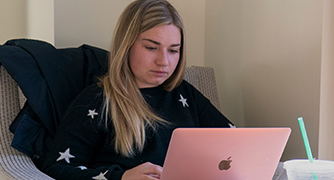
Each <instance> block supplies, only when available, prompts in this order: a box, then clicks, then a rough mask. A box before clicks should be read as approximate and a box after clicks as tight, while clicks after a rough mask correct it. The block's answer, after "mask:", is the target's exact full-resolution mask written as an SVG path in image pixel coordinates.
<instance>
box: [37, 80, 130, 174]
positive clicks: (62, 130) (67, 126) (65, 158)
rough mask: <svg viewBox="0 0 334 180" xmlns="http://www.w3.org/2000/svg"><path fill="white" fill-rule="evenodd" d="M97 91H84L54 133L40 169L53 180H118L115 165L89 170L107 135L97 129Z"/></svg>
mask: <svg viewBox="0 0 334 180" xmlns="http://www.w3.org/2000/svg"><path fill="white" fill-rule="evenodd" d="M97 89H98V88H97V87H94V86H93V87H89V88H88V89H86V90H85V91H83V93H81V94H80V95H79V96H78V97H77V98H76V100H74V102H73V103H72V104H71V105H70V107H69V108H68V110H67V112H66V113H65V116H64V118H63V120H62V122H61V123H60V126H59V128H58V129H57V133H56V135H55V137H54V142H53V146H52V147H51V149H50V150H49V152H48V154H47V157H46V160H45V162H44V163H43V166H42V169H41V170H42V171H43V172H45V173H46V174H48V175H50V176H51V177H53V178H55V179H64V180H65V179H71V180H75V179H81V180H82V179H100V180H105V179H115V180H116V179H117V180H120V179H121V177H122V175H123V173H124V170H122V169H121V167H120V166H119V165H117V164H111V165H108V166H106V165H104V166H99V167H94V166H92V164H93V162H94V155H95V154H96V153H97V152H98V150H99V148H103V144H104V142H105V141H106V133H105V131H104V128H103V127H101V126H100V121H101V114H102V113H101V103H102V98H101V96H102V95H98V96H97V94H99V93H100V94H101V92H99V91H98V90H97ZM99 96H100V97H99ZM97 97H99V98H97ZM102 126H104V124H102Z"/></svg>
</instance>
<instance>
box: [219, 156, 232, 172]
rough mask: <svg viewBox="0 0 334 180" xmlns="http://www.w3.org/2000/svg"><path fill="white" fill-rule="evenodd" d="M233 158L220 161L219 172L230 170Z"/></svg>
mask: <svg viewBox="0 0 334 180" xmlns="http://www.w3.org/2000/svg"><path fill="white" fill-rule="evenodd" d="M231 157H232V156H230V157H229V158H227V159H226V160H222V161H220V163H219V166H218V167H219V170H221V171H222V170H228V169H230V167H231V162H232V160H231Z"/></svg>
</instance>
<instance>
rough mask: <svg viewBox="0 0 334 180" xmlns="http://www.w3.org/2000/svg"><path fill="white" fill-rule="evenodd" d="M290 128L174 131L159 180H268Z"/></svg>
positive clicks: (185, 129) (179, 129)
mask: <svg viewBox="0 0 334 180" xmlns="http://www.w3.org/2000/svg"><path fill="white" fill-rule="evenodd" d="M290 133H291V129H290V128H178V129H176V130H174V132H173V135H172V139H171V141H170V144H169V148H168V152H167V156H166V159H165V162H164V166H163V172H162V176H161V179H162V180H271V179H272V178H273V176H274V173H275V170H276V167H277V165H278V163H279V160H280V158H281V155H282V153H283V150H284V148H285V145H286V143H287V141H288V138H289V136H290Z"/></svg>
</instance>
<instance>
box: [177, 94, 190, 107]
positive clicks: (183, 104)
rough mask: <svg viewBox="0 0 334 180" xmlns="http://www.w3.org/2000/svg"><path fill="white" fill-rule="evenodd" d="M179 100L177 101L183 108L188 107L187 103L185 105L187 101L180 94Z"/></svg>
mask: <svg viewBox="0 0 334 180" xmlns="http://www.w3.org/2000/svg"><path fill="white" fill-rule="evenodd" d="M180 98H181V99H179V101H180V102H181V103H182V106H183V107H186V106H187V107H189V105H188V103H187V99H185V98H184V97H183V96H182V95H181V94H180Z"/></svg>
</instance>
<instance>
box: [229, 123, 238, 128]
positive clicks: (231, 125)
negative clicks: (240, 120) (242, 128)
mask: <svg viewBox="0 0 334 180" xmlns="http://www.w3.org/2000/svg"><path fill="white" fill-rule="evenodd" d="M228 125H229V126H230V128H237V126H234V125H233V124H231V123H228Z"/></svg>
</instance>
